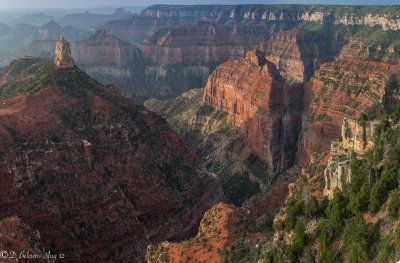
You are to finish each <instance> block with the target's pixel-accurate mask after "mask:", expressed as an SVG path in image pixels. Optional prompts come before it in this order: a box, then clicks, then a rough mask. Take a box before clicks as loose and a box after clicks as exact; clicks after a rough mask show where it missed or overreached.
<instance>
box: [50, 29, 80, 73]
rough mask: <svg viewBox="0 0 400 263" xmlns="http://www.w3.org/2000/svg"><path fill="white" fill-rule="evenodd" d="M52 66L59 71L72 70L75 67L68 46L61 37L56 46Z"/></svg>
mask: <svg viewBox="0 0 400 263" xmlns="http://www.w3.org/2000/svg"><path fill="white" fill-rule="evenodd" d="M54 65H55V66H56V68H60V69H73V68H74V67H75V63H74V59H73V58H72V54H71V49H70V48H69V44H68V42H67V41H66V40H65V39H64V37H62V36H61V37H60V39H59V40H58V42H57V45H56V51H55V56H54Z"/></svg>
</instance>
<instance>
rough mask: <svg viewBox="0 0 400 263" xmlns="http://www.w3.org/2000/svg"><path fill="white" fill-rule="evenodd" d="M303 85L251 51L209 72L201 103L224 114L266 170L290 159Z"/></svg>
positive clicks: (278, 167)
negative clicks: (287, 81) (291, 81)
mask: <svg viewBox="0 0 400 263" xmlns="http://www.w3.org/2000/svg"><path fill="white" fill-rule="evenodd" d="M301 96H302V90H301V88H299V87H296V86H288V85H285V84H283V78H282V77H281V76H280V74H279V71H278V70H277V69H276V67H275V65H274V64H272V63H271V62H269V61H267V60H265V54H263V53H261V52H259V51H251V52H248V53H247V55H246V59H241V60H235V61H228V62H226V63H224V64H222V65H221V66H219V67H218V68H217V69H216V70H215V71H214V72H213V74H212V75H211V76H210V78H209V80H208V83H207V85H206V88H205V92H204V102H205V103H207V104H209V105H212V106H213V107H215V108H217V109H220V110H222V111H224V112H227V113H228V116H229V122H230V123H231V125H233V126H236V127H238V128H240V129H241V130H242V133H243V136H244V138H245V140H246V142H247V144H248V145H249V146H250V147H251V148H252V150H253V151H254V152H255V153H256V154H257V155H258V156H259V157H260V158H261V159H263V160H267V162H268V165H269V169H270V170H271V171H279V170H283V169H285V168H288V167H289V166H290V165H291V164H293V161H294V158H295V155H296V143H297V134H298V132H299V129H300V114H301Z"/></svg>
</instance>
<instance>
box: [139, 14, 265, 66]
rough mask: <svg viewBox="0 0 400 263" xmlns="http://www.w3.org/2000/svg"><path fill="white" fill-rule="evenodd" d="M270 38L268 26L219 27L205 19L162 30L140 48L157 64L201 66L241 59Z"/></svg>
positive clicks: (236, 25)
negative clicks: (208, 63) (202, 64)
mask: <svg viewBox="0 0 400 263" xmlns="http://www.w3.org/2000/svg"><path fill="white" fill-rule="evenodd" d="M268 37H269V30H268V28H267V26H266V25H265V24H258V25H238V24H235V25H220V24H216V23H214V22H212V21H209V20H206V19H202V20H199V21H198V22H197V23H196V24H195V25H181V26H177V27H173V28H170V29H166V30H162V31H159V32H157V33H156V34H154V35H153V36H152V37H151V38H148V39H146V40H145V41H143V42H142V44H141V45H140V48H141V50H142V51H143V53H144V54H146V55H147V56H149V57H151V58H152V59H153V61H155V62H157V63H162V64H165V63H168V64H175V63H181V64H182V63H183V64H189V65H190V64H197V65H198V64H201V63H206V62H220V63H221V62H225V61H227V60H228V59H237V58H242V57H244V56H245V54H246V52H247V51H250V50H252V49H254V48H255V47H257V46H258V45H259V44H260V43H261V42H263V41H264V40H266V39H268Z"/></svg>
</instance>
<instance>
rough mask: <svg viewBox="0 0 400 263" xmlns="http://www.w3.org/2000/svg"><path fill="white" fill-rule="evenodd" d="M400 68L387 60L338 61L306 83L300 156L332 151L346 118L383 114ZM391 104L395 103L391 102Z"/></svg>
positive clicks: (322, 67)
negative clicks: (392, 82)
mask: <svg viewBox="0 0 400 263" xmlns="http://www.w3.org/2000/svg"><path fill="white" fill-rule="evenodd" d="M398 73H399V67H398V66H394V65H390V64H387V63H383V62H373V61H365V60H354V59H352V60H338V61H335V62H330V63H326V64H324V65H322V66H321V68H320V69H319V70H318V71H317V72H316V73H315V76H314V77H312V78H311V80H310V81H309V82H308V83H306V84H305V97H304V104H305V106H304V107H305V113H304V116H303V129H302V130H303V132H302V143H301V149H300V155H299V157H300V159H301V162H302V163H307V162H308V161H309V160H310V159H311V156H312V154H313V153H314V152H318V153H321V152H324V151H327V150H329V146H330V143H331V141H333V140H335V139H337V138H338V137H339V136H340V134H341V126H342V122H343V118H344V117H346V116H348V117H352V118H358V117H359V116H360V115H361V113H367V114H368V113H370V114H379V112H381V111H382V110H383V108H384V107H385V106H386V104H387V103H386V102H389V101H390V98H392V97H393V96H398V95H396V94H397V91H396V90H393V87H390V85H389V84H390V82H391V76H392V75H396V74H398ZM388 106H391V105H388Z"/></svg>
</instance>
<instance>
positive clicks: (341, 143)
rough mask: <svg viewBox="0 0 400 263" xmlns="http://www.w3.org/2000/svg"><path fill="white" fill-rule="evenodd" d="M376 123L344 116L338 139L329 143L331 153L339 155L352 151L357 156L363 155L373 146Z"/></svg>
mask: <svg viewBox="0 0 400 263" xmlns="http://www.w3.org/2000/svg"><path fill="white" fill-rule="evenodd" d="M378 123H379V121H357V120H354V119H352V118H347V117H344V118H343V123H342V132H341V137H340V140H337V141H334V142H333V143H332V144H331V153H333V154H336V155H341V154H350V153H352V152H354V153H355V154H357V155H359V156H363V155H365V154H366V152H367V151H368V150H370V149H371V148H372V147H373V146H374V140H375V138H374V136H375V127H376V125H377V124H378Z"/></svg>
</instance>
